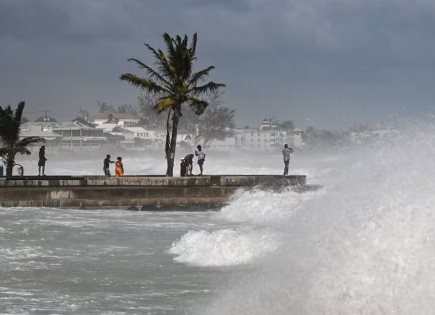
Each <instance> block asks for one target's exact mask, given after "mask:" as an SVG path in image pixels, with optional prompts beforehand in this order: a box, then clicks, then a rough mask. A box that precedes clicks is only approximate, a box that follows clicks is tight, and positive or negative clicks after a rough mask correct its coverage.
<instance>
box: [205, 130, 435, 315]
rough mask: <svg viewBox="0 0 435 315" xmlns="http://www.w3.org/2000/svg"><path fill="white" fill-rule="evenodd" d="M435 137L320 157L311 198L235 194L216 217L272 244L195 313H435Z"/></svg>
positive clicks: (422, 134)
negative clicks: (256, 231) (260, 232)
mask: <svg viewBox="0 0 435 315" xmlns="http://www.w3.org/2000/svg"><path fill="white" fill-rule="evenodd" d="M434 136H435V131H434V130H433V128H431V127H428V126H425V127H422V128H419V129H408V130H406V131H403V132H402V133H401V134H400V135H397V136H395V137H394V138H389V139H384V140H382V141H378V142H376V143H371V144H367V145H364V146H359V147H353V148H346V149H343V150H340V152H335V153H334V156H332V155H329V153H328V155H326V156H325V159H323V161H322V162H323V165H322V167H323V169H322V170H319V169H316V171H322V175H321V177H318V180H319V181H321V182H323V184H324V185H325V186H324V188H323V189H322V190H321V191H318V192H310V193H306V194H300V195H297V194H295V193H293V192H291V191H289V192H284V193H281V194H274V193H264V192H252V193H245V194H242V195H241V196H239V199H237V200H235V201H234V202H233V203H232V204H231V205H229V206H228V207H225V208H224V209H222V212H221V213H220V214H219V215H221V216H224V217H226V218H227V219H228V220H235V221H238V222H241V221H243V222H245V228H246V226H251V227H252V228H258V226H259V225H260V226H263V227H267V229H268V230H271V229H272V230H273V231H275V232H276V235H279V242H280V245H279V247H277V249H276V250H275V251H273V252H271V253H268V254H267V256H266V257H263V258H262V259H261V260H258V261H257V262H256V263H255V264H256V268H255V271H252V272H251V273H249V274H243V275H240V277H239V278H236V279H234V280H233V281H232V282H231V283H230V284H228V288H227V291H226V292H225V293H223V294H221V295H220V296H219V297H217V298H216V299H214V300H213V301H211V302H210V304H209V306H208V307H206V308H205V309H201V310H198V312H197V313H198V314H434V313H435V302H434V301H435V300H434V297H435V242H434V239H435V215H434V210H435V195H434V191H435V182H434V178H435V162H434V159H433V156H434V154H435V141H434V140H433V139H434ZM318 166H319V164H318V165H317V167H318Z"/></svg>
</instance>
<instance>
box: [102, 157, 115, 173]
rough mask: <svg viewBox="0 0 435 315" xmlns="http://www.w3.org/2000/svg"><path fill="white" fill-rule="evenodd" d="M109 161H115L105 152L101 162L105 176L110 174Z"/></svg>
mask: <svg viewBox="0 0 435 315" xmlns="http://www.w3.org/2000/svg"><path fill="white" fill-rule="evenodd" d="M110 163H115V161H111V160H110V154H107V155H106V158H105V159H104V162H103V171H104V175H106V176H111V175H110Z"/></svg>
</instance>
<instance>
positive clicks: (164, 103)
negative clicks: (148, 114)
mask: <svg viewBox="0 0 435 315" xmlns="http://www.w3.org/2000/svg"><path fill="white" fill-rule="evenodd" d="M174 104H175V101H174V99H173V98H172V97H166V98H163V99H162V100H161V101H160V102H158V103H157V104H156V105H155V106H154V110H155V111H156V112H157V113H161V112H163V111H165V110H166V109H167V108H170V107H172V106H173V105H174Z"/></svg>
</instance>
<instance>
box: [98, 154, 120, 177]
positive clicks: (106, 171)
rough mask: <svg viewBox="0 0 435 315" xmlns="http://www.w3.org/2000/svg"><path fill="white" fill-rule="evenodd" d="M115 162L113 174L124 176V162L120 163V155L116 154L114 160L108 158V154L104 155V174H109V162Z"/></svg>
mask: <svg viewBox="0 0 435 315" xmlns="http://www.w3.org/2000/svg"><path fill="white" fill-rule="evenodd" d="M111 163H115V176H117V177H122V176H124V164H123V163H122V157H120V156H118V157H117V158H116V161H111V160H110V154H107V155H106V158H105V159H104V161H103V171H104V175H106V176H111V174H110V164H111Z"/></svg>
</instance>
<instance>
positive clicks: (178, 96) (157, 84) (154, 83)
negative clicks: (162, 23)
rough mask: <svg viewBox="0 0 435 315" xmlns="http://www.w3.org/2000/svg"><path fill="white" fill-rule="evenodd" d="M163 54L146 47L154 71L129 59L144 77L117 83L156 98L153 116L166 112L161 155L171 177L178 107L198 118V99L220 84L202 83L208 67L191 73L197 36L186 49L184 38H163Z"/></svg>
mask: <svg viewBox="0 0 435 315" xmlns="http://www.w3.org/2000/svg"><path fill="white" fill-rule="evenodd" d="M163 41H164V43H165V46H166V52H163V51H162V50H160V49H154V48H153V47H151V46H150V45H148V44H145V46H146V47H147V48H148V50H149V51H150V52H151V53H152V55H153V56H154V58H155V59H156V65H157V70H154V69H153V68H151V67H150V66H148V65H146V64H144V63H143V62H141V61H140V60H138V59H135V58H130V59H128V61H132V62H134V63H136V64H137V65H138V66H139V68H141V69H145V71H146V74H147V76H146V77H141V76H137V75H135V74H131V73H125V74H123V75H121V77H120V79H121V80H123V81H127V82H128V83H130V84H132V85H134V86H136V87H139V88H141V89H143V90H144V91H146V92H148V93H150V94H152V95H156V96H158V98H157V102H156V104H155V106H154V110H155V111H157V113H162V112H164V111H168V116H167V120H166V143H165V154H166V161H167V170H166V175H167V176H172V175H173V169H174V158H175V147H176V144H177V132H178V122H179V119H180V117H181V116H182V113H181V109H182V105H184V104H187V105H188V106H190V108H192V109H193V110H194V112H195V113H196V114H198V115H200V114H202V113H203V112H204V110H205V109H206V107H207V106H208V102H207V101H206V100H204V99H201V98H200V96H201V95H204V94H206V93H208V92H214V91H217V90H218V89H219V88H220V87H224V86H225V85H224V84H221V83H215V82H213V81H210V82H208V83H203V81H204V79H205V77H206V76H208V74H209V73H210V71H211V70H212V69H214V67H213V66H209V67H207V68H205V69H202V70H200V71H197V72H193V62H194V61H195V60H196V56H195V55H196V41H197V34H196V33H195V34H193V38H192V41H191V43H190V46H189V45H188V39H187V35H185V36H184V38H181V37H180V36H179V35H177V36H176V37H175V38H172V37H171V36H170V35H169V34H167V33H165V34H163Z"/></svg>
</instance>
